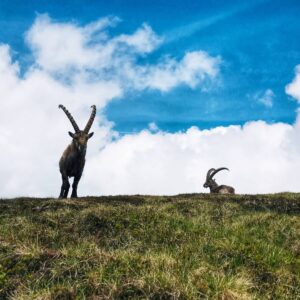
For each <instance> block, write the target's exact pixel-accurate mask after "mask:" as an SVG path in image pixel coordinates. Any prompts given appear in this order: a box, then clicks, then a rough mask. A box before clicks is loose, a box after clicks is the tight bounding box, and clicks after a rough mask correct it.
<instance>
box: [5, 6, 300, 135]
mask: <svg viewBox="0 0 300 300" xmlns="http://www.w3.org/2000/svg"><path fill="white" fill-rule="evenodd" d="M42 13H47V14H48V15H49V16H50V17H51V18H52V19H54V20H56V21H57V22H75V23H77V24H79V25H85V24H87V23H89V22H92V21H95V20H97V19H99V18H101V17H105V16H108V15H113V16H118V17H119V18H120V19H121V20H122V21H121V22H120V24H119V25H118V26H117V27H116V28H114V29H112V31H113V33H115V34H118V33H120V32H122V33H128V34H130V33H132V32H133V31H135V30H136V28H138V27H139V26H140V25H141V24H142V23H144V22H145V23H147V24H148V25H149V26H151V28H152V29H153V31H154V32H155V33H156V34H157V35H158V36H161V37H163V38H164V42H163V43H162V45H161V46H160V47H158V48H157V49H156V50H155V51H153V52H152V53H151V54H150V55H149V56H147V58H146V62H147V63H152V62H156V61H157V60H158V59H159V57H161V56H162V55H171V56H172V57H174V58H178V59H179V58H180V57H182V56H183V55H184V54H185V53H186V52H187V51H197V50H202V51H206V52H207V53H208V54H209V55H211V56H214V57H216V56H219V57H221V60H222V63H221V65H220V72H219V75H218V78H217V80H216V83H215V84H214V85H211V86H208V87H207V89H205V90H203V89H201V88H199V87H197V86H196V87H195V88H190V87H187V86H178V87H176V88H175V89H172V90H171V91H170V92H161V91H156V90H151V89H148V90H143V91H140V92H137V91H134V92H132V93H127V94H126V95H123V96H122V97H121V98H119V99H118V98H116V99H114V100H113V101H111V102H110V103H109V104H108V105H107V106H106V108H105V114H106V117H107V118H108V120H110V121H113V122H114V123H115V128H116V129H117V130H118V131H121V132H136V131H140V130H141V129H143V128H146V127H147V126H148V124H149V123H151V122H155V123H156V124H157V125H158V127H159V128H161V129H163V130H165V131H169V132H176V131H180V130H186V129H187V128H189V127H191V126H193V125H196V126H198V127H199V128H201V129H203V128H212V127H215V126H218V125H229V124H244V123H245V122H247V121H250V120H265V121H267V122H270V123H272V122H279V121H281V122H286V123H290V124H291V123H293V122H294V121H295V118H296V108H297V104H296V101H294V100H292V98H290V97H289V96H288V95H287V94H286V93H285V86H286V85H287V84H288V83H289V82H291V80H292V79H293V76H294V68H295V66H296V65H297V64H298V63H299V61H300V38H299V35H300V34H299V28H300V18H299V15H300V4H299V1H292V0H288V1H251V4H249V1H78V0H77V1H11V0H10V1H7V0H2V1H1V3H0V19H1V23H0V25H1V26H0V40H1V42H2V43H7V44H9V45H10V46H11V48H12V49H13V56H14V58H15V59H18V60H19V62H20V63H21V68H26V67H27V66H28V64H30V63H31V61H32V57H31V56H32V54H31V52H30V50H29V49H28V47H27V46H26V44H25V42H24V33H25V32H26V31H27V30H28V29H29V28H30V26H31V25H32V24H33V22H34V20H35V18H36V16H37V14H42ZM267 91H269V94H270V93H271V94H270V95H271V96H270V97H269V98H271V100H270V101H271V102H272V103H271V104H270V103H269V104H266V103H264V101H262V99H263V98H264V96H266V93H268V92H267Z"/></svg>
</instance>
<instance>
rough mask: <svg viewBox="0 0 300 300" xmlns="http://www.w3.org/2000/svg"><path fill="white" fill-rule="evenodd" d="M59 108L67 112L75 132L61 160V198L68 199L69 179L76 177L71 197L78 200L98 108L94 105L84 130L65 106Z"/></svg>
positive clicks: (71, 134) (70, 133)
mask: <svg viewBox="0 0 300 300" xmlns="http://www.w3.org/2000/svg"><path fill="white" fill-rule="evenodd" d="M58 107H59V108H61V109H62V110H63V111H64V112H65V114H66V115H67V117H68V119H69V120H70V122H71V124H72V126H73V128H74V130H75V133H72V132H70V131H69V135H70V136H71V137H72V139H73V140H72V143H71V144H70V145H69V146H68V147H67V148H66V149H65V151H64V152H63V155H62V157H61V158H60V160H59V170H60V173H61V177H62V186H61V191H60V195H59V198H67V197H68V192H69V189H70V183H69V177H74V181H73V184H72V194H71V197H72V198H77V186H78V183H79V180H80V178H81V176H82V172H83V169H84V165H85V155H86V149H87V142H88V140H89V138H91V137H92V136H93V134H94V133H93V132H91V133H89V131H90V129H91V126H92V124H93V121H94V119H95V116H96V106H95V105H92V113H91V116H90V118H89V120H88V122H87V124H86V126H85V128H84V130H80V129H79V127H78V125H77V124H76V122H75V120H74V118H73V117H72V115H71V114H70V112H69V111H68V110H67V109H66V108H65V107H64V106H63V105H61V104H60V105H59V106H58Z"/></svg>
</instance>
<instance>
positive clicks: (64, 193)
mask: <svg viewBox="0 0 300 300" xmlns="http://www.w3.org/2000/svg"><path fill="white" fill-rule="evenodd" d="M61 177H62V185H61V190H60V195H59V198H60V199H62V198H67V197H68V193H69V188H70V183H69V179H68V176H67V175H65V174H62V175H61Z"/></svg>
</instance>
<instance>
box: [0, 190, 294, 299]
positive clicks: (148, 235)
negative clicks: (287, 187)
mask: <svg viewBox="0 0 300 300" xmlns="http://www.w3.org/2000/svg"><path fill="white" fill-rule="evenodd" d="M0 299H43V300H44V299H94V300H95V299H224V300H225V299H227V300H229V299H300V194H288V193H283V194H275V195H253V196H241V195H235V196H234V195H233V196H225V195H209V194H192V195H178V196H172V197H169V196H164V197H154V196H116V197H87V198H80V199H77V200H73V199H70V200H64V201H61V200H55V199H34V198H18V199H14V200H5V199H2V200H0Z"/></svg>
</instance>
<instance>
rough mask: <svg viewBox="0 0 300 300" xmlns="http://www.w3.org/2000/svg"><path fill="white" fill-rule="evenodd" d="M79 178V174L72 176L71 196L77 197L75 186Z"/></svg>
mask: <svg viewBox="0 0 300 300" xmlns="http://www.w3.org/2000/svg"><path fill="white" fill-rule="evenodd" d="M80 178H81V174H80V175H79V176H75V177H74V181H73V184H72V194H71V197H72V198H77V186H78V182H79V180H80Z"/></svg>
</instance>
